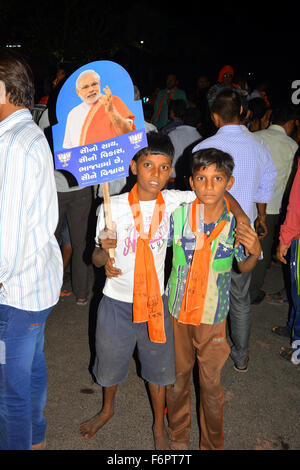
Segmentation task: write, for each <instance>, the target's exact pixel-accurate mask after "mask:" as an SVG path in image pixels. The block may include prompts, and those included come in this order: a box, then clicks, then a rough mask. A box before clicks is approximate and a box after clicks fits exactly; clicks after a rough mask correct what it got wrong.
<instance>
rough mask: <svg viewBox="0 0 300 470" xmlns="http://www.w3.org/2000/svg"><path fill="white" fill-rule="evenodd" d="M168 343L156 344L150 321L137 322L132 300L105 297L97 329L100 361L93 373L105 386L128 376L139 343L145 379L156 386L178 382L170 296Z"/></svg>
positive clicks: (166, 321) (138, 348)
mask: <svg viewBox="0 0 300 470" xmlns="http://www.w3.org/2000/svg"><path fill="white" fill-rule="evenodd" d="M162 299H163V303H164V322H165V333H166V338H167V340H166V343H154V342H152V341H150V339H149V335H148V327H147V322H145V323H133V321H132V303H128V302H121V301H120V300H115V299H111V298H110V297H107V296H103V298H102V300H101V302H100V305H99V308H98V318H97V329H96V360H95V364H94V368H93V372H94V375H95V378H96V380H97V382H98V383H99V384H100V385H102V386H103V387H111V386H113V385H117V384H119V383H120V382H122V381H123V380H125V379H126V377H127V375H128V367H129V363H130V360H131V357H132V355H133V352H134V349H135V346H137V350H138V358H139V361H140V365H141V375H142V378H143V379H144V380H146V381H147V382H150V383H151V384H155V385H169V384H173V383H174V382H175V357H174V341H173V332H172V326H171V321H170V315H169V310H168V301H167V297H166V296H163V297H162Z"/></svg>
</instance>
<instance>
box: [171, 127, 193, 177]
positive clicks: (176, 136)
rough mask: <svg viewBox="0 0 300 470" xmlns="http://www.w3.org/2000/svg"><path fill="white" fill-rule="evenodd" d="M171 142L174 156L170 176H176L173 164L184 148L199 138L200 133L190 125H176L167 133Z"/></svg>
mask: <svg viewBox="0 0 300 470" xmlns="http://www.w3.org/2000/svg"><path fill="white" fill-rule="evenodd" d="M168 136H169V137H170V139H171V142H172V144H173V146H174V150H175V152H174V158H173V161H172V166H173V171H172V175H171V176H172V178H175V177H176V169H175V165H176V162H177V160H178V158H179V157H181V155H182V154H183V152H184V151H185V149H186V148H187V147H188V146H189V145H191V144H192V143H193V142H196V141H197V140H200V139H201V135H200V134H199V132H198V131H197V129H196V128H195V127H192V126H186V125H183V126H177V127H175V129H173V130H172V131H171V132H169V133H168Z"/></svg>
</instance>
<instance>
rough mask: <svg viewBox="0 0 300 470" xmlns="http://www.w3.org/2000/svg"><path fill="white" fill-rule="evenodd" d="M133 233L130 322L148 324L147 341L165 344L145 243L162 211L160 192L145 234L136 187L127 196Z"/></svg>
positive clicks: (150, 255) (161, 308) (151, 261)
mask: <svg viewBox="0 0 300 470" xmlns="http://www.w3.org/2000/svg"><path fill="white" fill-rule="evenodd" d="M128 202H129V204H130V207H131V211H132V215H133V218H134V223H135V227H136V230H137V231H138V232H139V235H140V236H139V237H138V239H137V245H136V254H135V266H134V288H133V321H134V323H141V322H148V332H149V338H150V340H151V341H154V342H156V343H165V342H166V336H165V328H164V306H163V301H162V298H161V292H160V285H159V281H158V277H157V273H156V268H155V264H154V257H153V253H152V250H151V248H150V246H149V242H150V241H151V239H152V238H153V237H154V236H155V234H156V232H157V229H158V227H159V225H160V223H161V221H162V217H163V213H164V211H165V202H164V199H163V197H162V194H161V192H160V193H159V194H158V197H157V200H156V203H155V208H154V212H153V216H152V220H151V225H150V228H149V232H148V234H145V232H144V224H143V216H142V212H141V208H140V202H139V197H138V194H137V185H135V186H134V187H133V189H132V190H131V191H130V193H129V194H128Z"/></svg>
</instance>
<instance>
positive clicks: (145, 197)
mask: <svg viewBox="0 0 300 470" xmlns="http://www.w3.org/2000/svg"><path fill="white" fill-rule="evenodd" d="M159 193H160V191H158V192H157V194H156V193H149V192H146V191H143V190H141V188H139V186H137V195H138V198H139V200H140V201H156V199H157V197H158V195H159Z"/></svg>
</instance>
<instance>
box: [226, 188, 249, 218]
mask: <svg viewBox="0 0 300 470" xmlns="http://www.w3.org/2000/svg"><path fill="white" fill-rule="evenodd" d="M225 197H226V199H228V202H229V205H230V211H231V212H232V213H233V215H234V217H235V218H236V223H237V225H238V224H240V223H243V224H246V225H248V226H250V220H249V217H248V216H247V214H246V213H245V212H244V211H243V209H242V208H241V206H240V205H239V203H238V202H237V200H236V199H235V198H234V197H233V196H232V195H231V194H230V193H229V192H228V191H226V192H225Z"/></svg>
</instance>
